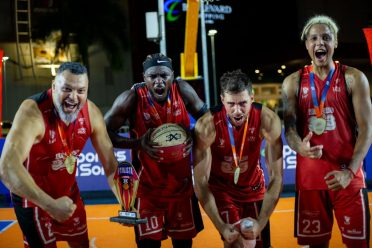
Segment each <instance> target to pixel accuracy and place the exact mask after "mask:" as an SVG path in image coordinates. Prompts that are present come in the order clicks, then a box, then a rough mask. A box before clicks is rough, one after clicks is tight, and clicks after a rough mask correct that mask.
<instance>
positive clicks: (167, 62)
mask: <svg viewBox="0 0 372 248" xmlns="http://www.w3.org/2000/svg"><path fill="white" fill-rule="evenodd" d="M142 65H143V72H145V71H146V70H147V69H148V68H150V67H153V66H166V67H168V68H169V69H171V70H172V71H173V67H172V59H171V58H169V57H167V56H165V55H164V54H162V53H154V54H150V55H147V57H146V59H145V61H143V64H142Z"/></svg>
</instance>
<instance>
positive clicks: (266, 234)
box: [216, 199, 270, 248]
mask: <svg viewBox="0 0 372 248" xmlns="http://www.w3.org/2000/svg"><path fill="white" fill-rule="evenodd" d="M216 204H217V208H218V211H219V213H220V216H221V218H222V220H223V221H224V222H225V223H228V224H233V225H236V227H237V228H238V229H239V230H240V220H241V219H243V218H247V217H251V218H253V219H257V217H258V215H259V213H260V210H261V206H262V201H257V202H237V201H233V200H232V199H218V200H217V199H216ZM221 237H222V236H221ZM222 238H223V237H222ZM256 247H257V248H260V247H270V224H269V222H268V224H267V225H266V226H265V228H264V229H263V230H262V232H261V233H260V234H259V235H258V236H257V238H256Z"/></svg>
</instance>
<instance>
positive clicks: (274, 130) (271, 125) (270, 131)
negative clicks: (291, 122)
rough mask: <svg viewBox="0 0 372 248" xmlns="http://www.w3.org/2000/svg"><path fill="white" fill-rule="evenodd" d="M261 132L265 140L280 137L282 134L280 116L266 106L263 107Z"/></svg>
mask: <svg viewBox="0 0 372 248" xmlns="http://www.w3.org/2000/svg"><path fill="white" fill-rule="evenodd" d="M261 130H262V133H263V135H264V137H265V138H268V137H267V136H268V135H269V136H271V138H273V137H275V138H276V137H279V136H280V134H281V121H280V118H279V116H278V115H277V114H276V113H275V112H274V111H272V110H271V109H269V108H268V107H266V106H262V111H261Z"/></svg>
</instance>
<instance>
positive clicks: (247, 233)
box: [240, 217, 261, 239]
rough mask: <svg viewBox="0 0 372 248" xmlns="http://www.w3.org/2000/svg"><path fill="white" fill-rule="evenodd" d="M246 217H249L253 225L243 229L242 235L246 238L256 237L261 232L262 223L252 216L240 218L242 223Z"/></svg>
mask: <svg viewBox="0 0 372 248" xmlns="http://www.w3.org/2000/svg"><path fill="white" fill-rule="evenodd" d="M245 219H249V220H250V221H252V222H253V226H252V227H251V228H247V229H241V233H242V236H243V238H245V239H256V237H257V236H258V235H259V234H260V232H261V230H260V225H259V224H258V222H257V221H256V220H255V219H252V218H250V217H248V218H244V219H241V220H240V224H241V223H242V222H243V221H244V220H245Z"/></svg>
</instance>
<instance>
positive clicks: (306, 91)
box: [302, 87, 309, 98]
mask: <svg viewBox="0 0 372 248" xmlns="http://www.w3.org/2000/svg"><path fill="white" fill-rule="evenodd" d="M308 95H309V88H308V87H303V88H302V98H307V96H308Z"/></svg>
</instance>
